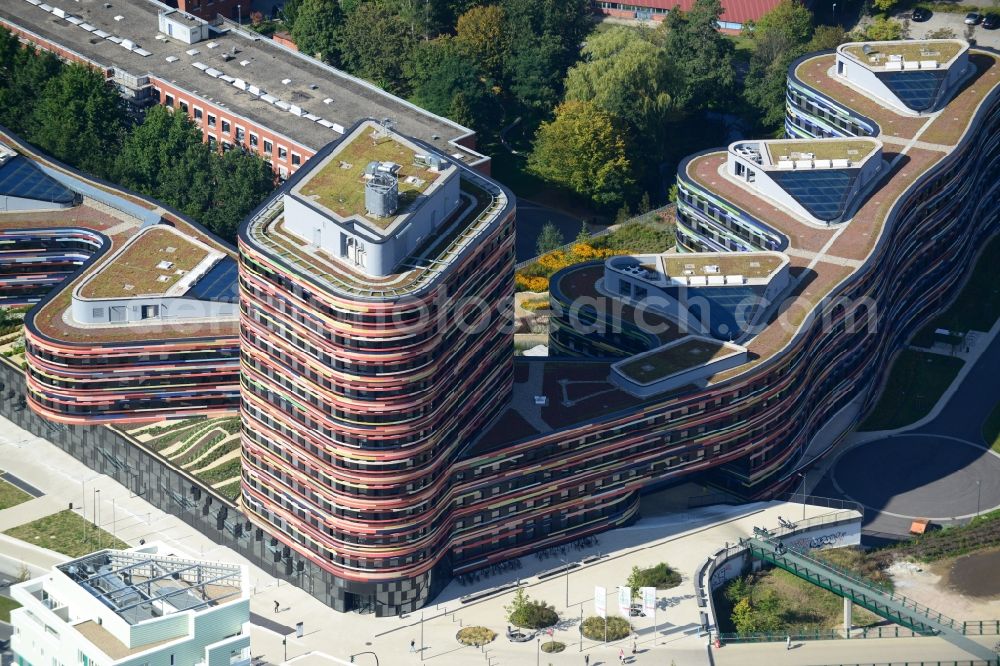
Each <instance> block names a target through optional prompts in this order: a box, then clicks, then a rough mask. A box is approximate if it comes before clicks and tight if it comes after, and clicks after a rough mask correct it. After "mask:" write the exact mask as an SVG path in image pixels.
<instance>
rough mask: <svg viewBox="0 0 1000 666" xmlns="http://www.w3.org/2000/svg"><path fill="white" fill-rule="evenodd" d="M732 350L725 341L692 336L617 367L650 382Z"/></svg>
mask: <svg viewBox="0 0 1000 666" xmlns="http://www.w3.org/2000/svg"><path fill="white" fill-rule="evenodd" d="M731 353H732V351H731V350H730V349H729V348H727V347H726V346H725V345H724V344H723V343H721V342H716V341H714V340H706V339H704V338H692V339H689V340H683V341H681V342H678V343H677V344H673V345H671V346H669V347H665V348H663V349H660V350H659V351H654V352H651V353H648V354H645V355H643V356H640V357H639V358H636V359H634V360H632V361H629V362H627V363H623V364H622V365H620V366H618V367H617V369H618V372H620V373H621V374H622V375H624V376H625V377H626V378H628V379H631V380H632V381H634V382H636V383H638V384H650V383H652V382H655V381H658V380H660V379H664V378H666V377H669V376H671V375H674V374H677V373H678V372H681V371H682V370H687V369H689V368H694V367H697V366H700V365H704V364H705V363H708V362H710V361H712V360H714V359H716V358H719V357H722V356H726V355H728V354H731Z"/></svg>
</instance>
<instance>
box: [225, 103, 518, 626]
mask: <svg viewBox="0 0 1000 666" xmlns="http://www.w3.org/2000/svg"><path fill="white" fill-rule="evenodd" d="M513 221H514V201H513V198H512V197H511V196H510V195H509V194H508V193H507V192H506V191H505V190H503V189H502V188H501V187H499V186H497V185H496V184H494V183H492V182H490V181H488V180H487V179H485V178H484V177H482V176H480V175H478V174H477V173H475V172H474V171H472V170H470V169H469V168H468V167H466V166H465V165H463V164H461V163H460V162H459V161H457V160H452V159H450V158H448V157H446V156H443V155H441V154H439V153H437V152H436V151H434V150H433V148H432V147H431V146H428V145H427V144H423V143H418V142H417V141H416V140H414V139H410V138H407V137H404V136H402V135H400V134H397V133H396V132H393V131H391V130H390V129H388V128H386V127H384V126H383V125H381V124H379V123H376V122H372V121H365V122H362V123H360V124H358V125H356V126H355V127H353V128H351V129H349V130H348V131H347V133H346V134H345V136H344V138H343V139H342V140H341V141H340V142H338V143H336V144H335V145H333V146H331V147H329V148H327V149H326V150H323V151H322V152H321V153H320V154H318V155H317V156H316V157H315V158H313V160H312V162H310V164H309V165H308V166H307V167H306V168H305V169H302V170H300V171H299V172H298V173H297V174H296V175H295V177H293V178H292V179H291V180H290V181H289V182H288V183H287V184H286V185H285V187H284V188H282V190H280V191H279V193H278V194H277V195H276V196H275V198H274V199H273V200H272V201H271V202H269V203H267V204H266V205H264V206H263V207H262V209H261V210H260V211H259V212H258V213H257V214H256V215H255V216H253V217H252V218H251V219H250V220H249V221H248V222H247V223H246V224H245V225H244V226H243V227H242V228H241V230H240V265H241V270H240V285H241V305H242V310H243V317H242V324H243V330H242V336H243V337H242V351H243V372H242V386H243V393H242V395H243V402H242V415H243V419H244V430H243V434H244V444H243V455H244V461H245V467H244V496H243V501H244V507H245V509H246V510H247V511H248V513H249V514H250V515H251V516H252V517H253V518H254V519H255V520H256V521H257V522H258V523H259V524H263V525H266V527H267V530H268V531H269V532H271V533H272V534H274V533H276V534H279V535H280V538H281V540H282V541H283V542H284V543H286V544H287V545H290V546H292V547H293V548H295V549H296V550H299V551H302V552H304V553H307V554H308V555H309V556H310V557H312V558H314V560H315V561H316V562H317V563H318V564H320V565H321V566H322V567H323V568H324V569H325V570H327V571H329V572H330V573H331V574H332V576H331V579H330V580H331V581H334V580H336V586H335V585H334V583H333V582H331V584H330V596H331V597H332V602H333V603H334V604H335V605H336V606H338V607H340V608H345V609H346V608H353V607H356V606H357V602H355V601H349V600H348V597H347V594H348V592H347V591H346V590H345V589H344V584H345V582H346V583H348V584H353V587H352V588H351V590H352V592H353V593H358V594H363V595H364V596H365V597H366V598H367V597H368V596H370V597H372V598H373V599H374V600H377V601H378V602H379V603H380V604H382V606H380V610H379V612H380V613H381V612H383V610H381V609H382V608H387V609H389V610H390V612H394V609H398V608H402V607H406V605H408V604H409V605H413V604H414V602H415V601H417V600H420V599H425V598H426V597H427V594H428V591H429V586H433V587H434V588H438V587H440V584H441V582H442V581H445V580H446V578H445V577H444V576H441V575H435V576H431V574H430V572H429V570H430V569H431V568H432V567H434V565H435V564H436V563H438V562H439V561H440V556H441V555H442V554H444V553H446V552H447V548H448V544H449V542H450V540H451V539H452V538H453V535H452V533H451V517H450V515H447V513H446V512H448V511H449V509H450V503H449V502H447V501H442V499H443V498H444V497H445V496H446V495H447V493H448V488H447V486H448V482H449V476H450V474H451V470H452V467H453V466H454V464H455V463H456V462H457V461H458V460H459V458H460V456H461V454H462V453H463V452H464V450H465V448H466V446H467V444H468V443H469V442H471V441H472V440H473V439H474V438H475V435H476V434H477V433H478V432H480V431H481V430H482V428H483V427H484V426H485V425H487V424H489V423H491V422H492V421H493V420H494V419H495V417H496V416H497V414H498V413H499V412H500V411H501V410H502V409H503V408H504V407H505V405H506V403H507V402H508V400H509V395H510V391H511V382H512V368H513V329H512V327H511V326H510V325H509V323H508V324H507V325H504V321H502V318H503V317H505V316H506V315H507V314H508V313H509V312H510V311H511V310H512V308H513V302H512V301H513V267H514V250H513V240H514V228H513ZM334 577H335V578H334Z"/></svg>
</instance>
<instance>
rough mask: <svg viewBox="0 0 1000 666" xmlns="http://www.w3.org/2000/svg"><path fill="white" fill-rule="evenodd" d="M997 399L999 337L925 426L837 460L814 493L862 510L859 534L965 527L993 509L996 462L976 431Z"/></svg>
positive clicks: (998, 480)
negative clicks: (919, 524) (925, 525)
mask: <svg viewBox="0 0 1000 666" xmlns="http://www.w3.org/2000/svg"><path fill="white" fill-rule="evenodd" d="M998 400H1000V335H998V336H996V337H995V338H994V339H993V341H992V342H991V343H990V346H989V347H988V348H987V349H986V351H984V352H983V354H982V355H980V357H979V359H978V360H977V361H976V364H975V365H974V366H973V367H972V369H971V370H970V371H969V373H968V374H967V375H966V376H965V378H964V379H963V380H962V383H961V385H960V386H959V387H958V389H957V390H956V391H955V392H954V393H953V394H952V395H951V397H950V398H949V399H948V402H947V403H946V404H945V406H944V408H943V409H942V410H941V412H940V413H939V414H938V416H937V417H935V418H934V419H933V420H932V421H930V422H928V423H926V424H924V425H922V426H920V427H919V428H915V429H913V430H908V431H906V432H905V433H900V434H894V435H888V436H886V437H884V438H881V439H877V440H872V441H870V442H866V443H864V444H860V445H858V446H856V447H854V448H851V449H849V450H847V451H845V452H844V453H842V454H840V456H839V457H838V458H837V460H836V461H835V462H834V464H833V465H832V466H831V468H830V470H829V471H828V472H827V474H826V476H824V478H823V479H822V480H821V481H820V482H819V484H818V485H817V486H816V488H815V489H814V491H813V492H815V493H816V494H817V495H827V496H832V497H845V498H849V499H853V500H855V501H857V502H860V503H861V504H863V505H864V506H865V507H866V515H865V529H866V530H871V531H878V532H886V533H891V534H906V533H907V531H908V529H909V525H910V522H911V520H912V519H913V518H915V517H926V518H932V519H937V522H943V521H951V520H964V519H968V518H969V517H971V516H974V515H975V514H976V511H977V509H978V510H981V511H986V510H988V509H992V508H994V507H997V506H1000V456H998V455H996V454H994V453H992V452H991V451H990V450H989V447H988V446H987V445H986V442H985V441H984V440H983V436H982V426H983V423H984V422H985V421H986V418H987V417H988V416H989V414H990V412H991V411H992V410H993V408H994V407H995V406H996V405H997V402H998Z"/></svg>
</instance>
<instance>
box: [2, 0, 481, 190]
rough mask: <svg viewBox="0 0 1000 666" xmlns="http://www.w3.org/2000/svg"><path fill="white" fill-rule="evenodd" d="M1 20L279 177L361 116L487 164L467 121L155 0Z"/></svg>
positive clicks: (17, 13)
mask: <svg viewBox="0 0 1000 666" xmlns="http://www.w3.org/2000/svg"><path fill="white" fill-rule="evenodd" d="M45 7H48V8H49V9H45ZM0 25H3V26H5V27H7V28H8V29H9V30H11V31H13V32H14V33H16V34H17V35H18V36H19V37H20V38H21V39H22V40H24V41H25V42H28V43H31V44H34V45H35V46H37V47H39V48H42V49H45V50H48V51H52V52H54V53H56V54H58V55H60V56H61V57H63V58H66V59H67V60H72V61H76V62H83V63H88V64H90V65H93V66H95V67H97V68H99V69H100V70H101V71H103V72H105V74H106V75H107V76H108V78H109V79H111V80H112V81H114V83H115V85H117V86H118V88H119V90H120V91H121V93H122V95H123V96H125V98H126V99H128V100H129V101H130V102H131V103H133V104H134V105H136V106H137V107H140V108H142V107H144V106H146V105H149V104H154V103H159V104H164V105H166V106H169V107H171V108H173V109H177V110H180V111H183V112H184V113H186V114H187V115H188V116H189V117H190V118H191V119H192V120H193V121H194V122H195V124H196V125H198V127H199V128H200V129H201V130H202V132H203V134H204V137H205V140H206V141H210V142H212V143H213V144H216V145H219V146H221V147H222V148H223V149H226V150H228V149H231V148H234V147H237V146H239V147H242V148H244V149H246V150H249V151H250V152H253V153H256V154H258V155H260V156H261V157H263V158H264V159H265V160H267V161H268V162H270V163H271V165H272V166H273V168H274V170H275V172H276V173H278V174H279V175H281V176H282V177H288V176H289V175H291V174H292V173H294V172H295V171H296V170H297V169H298V168H299V167H300V166H301V165H302V164H303V163H304V162H305V161H306V160H308V159H309V158H310V157H312V156H313V155H314V154H316V152H317V151H319V150H320V149H321V148H323V146H325V145H326V144H328V143H330V142H331V141H335V140H336V139H337V138H339V137H340V136H341V135H342V134H343V132H344V129H345V128H346V127H350V126H352V125H354V124H355V123H356V122H358V121H359V120H361V119H363V118H378V119H379V120H383V119H388V120H389V121H390V122H391V123H392V124H393V126H394V127H395V128H396V129H397V130H398V131H400V132H402V133H404V134H406V135H408V136H413V137H415V138H418V139H420V140H422V141H426V142H427V143H429V144H431V145H433V146H434V147H435V148H436V150H438V151H439V152H441V153H443V154H446V155H449V156H450V157H451V158H452V159H458V160H461V161H463V162H464V163H466V164H469V165H472V166H476V167H477V168H478V169H480V170H482V171H485V172H487V173H488V172H489V158H487V157H485V156H483V155H481V154H479V153H477V152H476V150H475V147H476V136H475V133H474V132H473V131H472V130H470V129H468V128H466V127H462V126H461V125H459V124H457V123H455V122H452V121H451V120H448V119H447V118H442V117H440V116H436V115H434V114H432V113H430V112H428V111H425V110H424V109H421V108H420V107H417V106H415V105H413V104H410V103H409V102H407V101H406V100H403V99H400V98H399V97H396V96H394V95H391V94H389V93H387V92H385V91H384V90H382V89H380V88H378V87H377V86H374V85H372V84H370V83H368V82H367V81H363V80H361V79H358V78H356V77H353V76H350V75H349V74H346V73H345V72H342V71H340V70H337V69H334V68H332V67H329V66H327V65H325V64H323V63H321V62H319V61H318V60H315V59H313V58H310V57H308V56H305V55H302V54H300V53H298V52H297V51H295V50H292V49H288V48H286V47H284V46H281V45H280V44H278V43H276V42H275V41H273V40H270V39H268V38H266V37H263V36H261V35H259V34H257V33H254V32H245V31H242V30H240V29H238V28H237V26H236V24H234V23H224V24H221V25H219V26H215V25H209V24H208V23H206V22H205V21H202V20H201V19H198V18H196V17H194V16H190V15H186V14H184V13H182V12H180V11H177V10H174V9H171V8H169V7H167V6H166V5H164V4H162V3H159V2H155V0H135V1H133V2H124V3H113V4H112V5H109V6H105V3H104V2H102V1H100V0H51V2H47V3H41V2H40V0H39V1H37V2H36V1H35V0H8V1H7V2H4V3H2V5H0ZM168 33H169V34H168Z"/></svg>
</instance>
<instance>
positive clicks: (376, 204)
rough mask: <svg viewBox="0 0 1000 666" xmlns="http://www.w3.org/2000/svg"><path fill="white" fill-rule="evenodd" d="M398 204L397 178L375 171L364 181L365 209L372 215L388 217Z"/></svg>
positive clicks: (393, 212) (392, 213)
mask: <svg viewBox="0 0 1000 666" xmlns="http://www.w3.org/2000/svg"><path fill="white" fill-rule="evenodd" d="M398 206H399V180H398V179H397V178H396V177H395V176H394V175H392V174H389V173H385V172H382V171H376V173H374V174H372V176H371V178H369V179H368V181H367V182H366V183H365V210H366V211H367V212H368V214H369V215H372V216H374V217H390V216H392V215H394V214H395V212H396V208H398Z"/></svg>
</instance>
